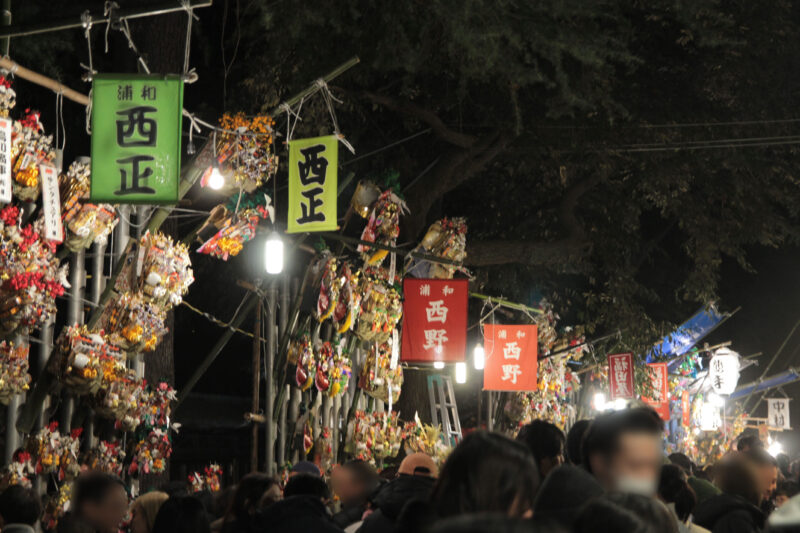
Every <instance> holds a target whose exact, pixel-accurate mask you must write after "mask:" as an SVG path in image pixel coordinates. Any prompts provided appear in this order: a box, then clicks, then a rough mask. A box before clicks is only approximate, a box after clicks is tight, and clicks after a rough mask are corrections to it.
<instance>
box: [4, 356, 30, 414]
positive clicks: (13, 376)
mask: <svg viewBox="0 0 800 533" xmlns="http://www.w3.org/2000/svg"><path fill="white" fill-rule="evenodd" d="M29 351H30V347H29V346H28V345H25V344H21V345H20V344H17V345H15V344H14V343H13V342H7V341H2V342H0V403H2V404H4V405H8V402H10V401H11V398H13V397H14V396H15V395H16V394H21V393H23V392H25V391H26V390H28V388H29V386H30V383H31V375H30V374H29V373H28V352H29Z"/></svg>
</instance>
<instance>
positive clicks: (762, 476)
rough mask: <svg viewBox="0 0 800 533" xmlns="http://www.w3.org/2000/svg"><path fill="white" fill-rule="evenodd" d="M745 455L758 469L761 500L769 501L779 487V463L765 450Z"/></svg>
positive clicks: (757, 449) (758, 449)
mask: <svg viewBox="0 0 800 533" xmlns="http://www.w3.org/2000/svg"><path fill="white" fill-rule="evenodd" d="M745 455H746V456H747V458H748V459H749V460H750V461H752V463H753V464H754V465H755V467H756V473H757V475H758V487H759V490H760V491H761V498H762V499H764V500H769V499H770V498H772V493H773V492H775V487H777V486H778V462H777V461H776V460H775V458H774V457H772V456H771V455H770V454H769V453H767V451H766V450H765V449H764V448H753V449H751V450H750V451H749V452H747V453H746V454H745Z"/></svg>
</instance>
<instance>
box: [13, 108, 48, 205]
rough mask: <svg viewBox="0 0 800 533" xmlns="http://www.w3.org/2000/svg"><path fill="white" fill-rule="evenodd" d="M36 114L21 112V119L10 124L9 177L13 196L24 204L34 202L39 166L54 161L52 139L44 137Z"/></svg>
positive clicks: (36, 112)
mask: <svg viewBox="0 0 800 533" xmlns="http://www.w3.org/2000/svg"><path fill="white" fill-rule="evenodd" d="M39 117H40V113H39V112H38V111H31V110H30V109H26V110H25V116H24V117H23V118H22V119H21V120H19V121H15V122H14V129H13V131H12V134H11V175H12V177H13V185H14V196H16V197H17V198H19V199H20V200H23V201H25V202H33V201H36V198H37V197H38V196H39V192H40V190H41V187H40V181H41V180H40V179H39V166H40V165H42V164H51V163H52V162H53V161H55V159H56V152H55V149H54V148H53V136H52V135H44V128H43V127H42V123H41V122H40V121H39Z"/></svg>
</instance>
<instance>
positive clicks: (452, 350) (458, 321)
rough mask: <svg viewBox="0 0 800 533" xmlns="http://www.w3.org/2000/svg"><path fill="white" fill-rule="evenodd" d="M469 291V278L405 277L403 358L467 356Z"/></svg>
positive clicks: (424, 359)
mask: <svg viewBox="0 0 800 533" xmlns="http://www.w3.org/2000/svg"><path fill="white" fill-rule="evenodd" d="M468 291H469V281H467V280H466V279H415V278H405V279H404V280H403V294H404V297H405V301H404V302H403V339H402V343H401V346H402V354H401V359H402V360H403V361H415V362H427V363H430V362H434V361H443V362H445V363H455V362H459V361H464V360H465V359H466V353H467V299H468V297H469V294H468Z"/></svg>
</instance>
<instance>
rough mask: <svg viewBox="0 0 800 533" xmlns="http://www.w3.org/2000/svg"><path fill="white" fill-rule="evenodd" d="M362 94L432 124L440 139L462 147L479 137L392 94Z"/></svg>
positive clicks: (373, 100) (469, 145) (471, 144)
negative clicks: (459, 129) (448, 123)
mask: <svg viewBox="0 0 800 533" xmlns="http://www.w3.org/2000/svg"><path fill="white" fill-rule="evenodd" d="M362 95H363V96H364V97H365V98H367V99H368V100H371V101H372V102H374V103H376V104H378V105H382V106H383V107H386V108H388V109H391V110H393V111H397V112H398V113H403V114H406V115H411V116H413V117H416V118H417V119H419V120H421V121H422V122H424V123H425V124H427V125H428V126H430V127H431V129H432V130H433V132H434V133H436V135H437V136H438V137H439V138H440V139H442V140H443V141H445V142H447V143H449V144H452V145H455V146H458V147H461V148H471V147H472V146H473V145H474V144H475V143H476V142H477V139H476V138H475V137H473V136H472V135H467V134H465V133H459V132H457V131H453V130H451V129H450V128H448V127H447V126H445V124H444V122H442V119H440V118H439V117H438V116H437V115H436V113H434V112H433V111H430V110H429V109H425V108H423V107H420V106H418V105H416V104H413V103H411V102H409V101H407V100H398V99H395V98H392V97H390V96H386V95H383V94H375V93H371V92H364V93H362Z"/></svg>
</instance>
